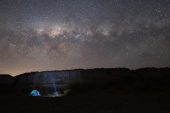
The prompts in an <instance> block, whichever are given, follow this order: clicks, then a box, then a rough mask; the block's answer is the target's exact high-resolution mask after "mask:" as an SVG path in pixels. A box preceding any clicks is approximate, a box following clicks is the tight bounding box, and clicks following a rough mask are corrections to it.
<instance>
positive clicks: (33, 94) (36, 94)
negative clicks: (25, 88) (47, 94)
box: [30, 90, 41, 96]
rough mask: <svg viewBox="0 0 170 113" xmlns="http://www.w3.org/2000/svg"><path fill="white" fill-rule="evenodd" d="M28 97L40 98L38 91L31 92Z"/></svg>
mask: <svg viewBox="0 0 170 113" xmlns="http://www.w3.org/2000/svg"><path fill="white" fill-rule="evenodd" d="M30 96H41V94H40V92H39V91H38V90H32V91H31V93H30Z"/></svg>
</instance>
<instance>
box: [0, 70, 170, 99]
mask: <svg viewBox="0 0 170 113" xmlns="http://www.w3.org/2000/svg"><path fill="white" fill-rule="evenodd" d="M105 86H107V87H108V86H111V87H112V88H116V89H122V88H124V89H135V90H138V89H139V90H141V89H142V90H143V89H148V87H150V88H154V87H156V88H158V87H163V88H165V87H166V88H168V87H169V86H170V69H169V68H143V69H137V70H129V69H127V68H114V69H113V68H106V69H105V68H101V69H87V70H83V69H77V70H64V71H43V72H32V73H24V74H21V75H18V76H15V77H12V76H10V75H0V91H1V92H0V93H1V94H3V93H4V94H5V93H6V92H7V93H8V94H15V95H23V96H29V95H30V93H31V92H32V91H33V90H36V91H38V92H39V93H40V94H41V96H49V97H56V96H64V95H66V94H67V93H69V92H70V91H80V90H84V91H86V90H89V89H91V88H97V87H98V88H101V87H105ZM12 92H13V93H12ZM76 93H77V92H76Z"/></svg>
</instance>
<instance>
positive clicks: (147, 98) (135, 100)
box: [0, 87, 170, 113]
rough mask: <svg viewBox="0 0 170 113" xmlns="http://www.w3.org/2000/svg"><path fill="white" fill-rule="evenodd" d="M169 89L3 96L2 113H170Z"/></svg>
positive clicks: (0, 101)
mask: <svg viewBox="0 0 170 113" xmlns="http://www.w3.org/2000/svg"><path fill="white" fill-rule="evenodd" d="M168 89H169V88H152V89H146V88H145V89H139V90H136V89H135V90H134V89H132V90H131V89H121V88H113V89H112V88H111V87H109V88H106V87H105V88H95V89H90V90H87V91H86V90H84V91H80V92H79V93H78V94H75V92H74V93H73V94H70V95H68V96H65V97H61V98H47V97H17V96H15V97H11V96H8V97H7V96H1V97H0V113H170V91H168Z"/></svg>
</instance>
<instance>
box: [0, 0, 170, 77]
mask: <svg viewBox="0 0 170 113" xmlns="http://www.w3.org/2000/svg"><path fill="white" fill-rule="evenodd" d="M153 66H154V67H169V66H170V0H0V73H8V74H12V75H17V74H20V73H23V72H30V71H45V70H65V69H77V68H102V67H104V68H110V67H111V68H114V67H127V68H132V69H134V68H140V67H153Z"/></svg>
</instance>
